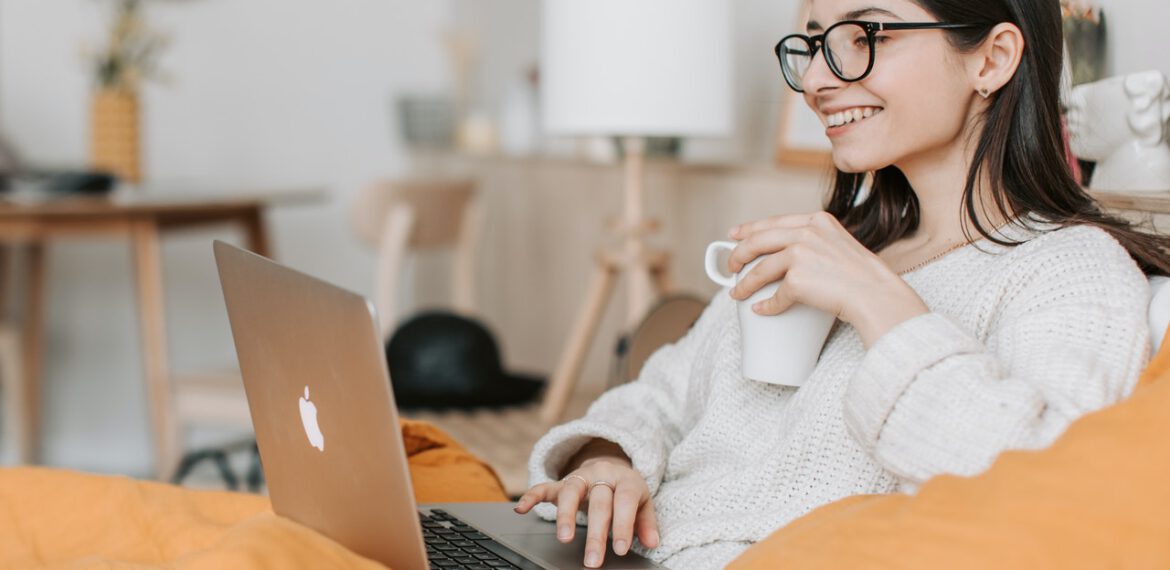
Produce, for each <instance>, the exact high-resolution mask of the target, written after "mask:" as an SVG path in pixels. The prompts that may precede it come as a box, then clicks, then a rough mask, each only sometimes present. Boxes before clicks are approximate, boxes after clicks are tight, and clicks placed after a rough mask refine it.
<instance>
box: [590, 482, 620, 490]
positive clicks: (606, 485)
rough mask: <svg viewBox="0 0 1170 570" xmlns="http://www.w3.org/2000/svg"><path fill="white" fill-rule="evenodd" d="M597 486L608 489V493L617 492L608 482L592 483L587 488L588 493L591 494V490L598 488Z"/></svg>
mask: <svg viewBox="0 0 1170 570" xmlns="http://www.w3.org/2000/svg"><path fill="white" fill-rule="evenodd" d="M598 485H602V486H605V487H609V490H610V492H613V493H616V492H617V487H615V486H614V484H613V483H610V482H609V481H594V482H593V484H592V485H590V486H589V491H590V492H592V491H593V488H594V487H596V486H598Z"/></svg>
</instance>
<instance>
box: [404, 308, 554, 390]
mask: <svg viewBox="0 0 1170 570" xmlns="http://www.w3.org/2000/svg"><path fill="white" fill-rule="evenodd" d="M386 362H387V364H388V366H389V368H390V384H391V385H392V386H393V388H394V400H395V402H396V403H397V404H398V407H400V408H439V409H442V408H474V407H497V406H505V405H513V404H520V403H524V402H528V401H531V400H533V399H534V398H535V397H536V395H537V394H538V393H539V392H540V390H541V388H543V387H544V385H545V382H544V379H543V378H537V377H532V376H524V375H518V374H508V373H505V372H504V370H503V366H501V364H500V351H499V347H498V346H497V345H496V341H495V338H493V337H492V333H491V332H490V331H488V329H487V328H486V327H484V326H483V325H482V324H480V323H479V322H478V321H476V320H473V319H470V318H468V317H465V316H462V315H456V314H454V313H449V312H445V311H430V312H426V313H422V314H420V315H418V316H415V317H413V318H411V319H410V320H408V321H406V322H405V323H403V324H402V325H400V326H399V327H398V328H397V329H396V330H395V331H394V334H393V335H391V337H390V340H389V342H387V343H386Z"/></svg>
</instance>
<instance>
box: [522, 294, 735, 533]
mask: <svg viewBox="0 0 1170 570" xmlns="http://www.w3.org/2000/svg"><path fill="white" fill-rule="evenodd" d="M733 315H734V304H733V301H731V298H730V296H729V295H728V294H727V292H726V290H723V291H721V292H720V294H717V295H716V296H715V299H714V300H713V301H712V302H711V303H710V304H709V305H708V306H707V308H706V309H705V310H704V311H703V314H702V315H701V316H700V317H699V320H698V321H697V322H696V323H695V325H694V326H693V327H692V328H691V330H690V331H689V332H687V334H686V335H685V336H683V338H681V339H680V340H679V341H678V342H676V343H674V344H668V345H666V346H663V347H662V348H660V349H658V350H657V351H656V352H655V353H654V354H653V355H651V356H650V358H649V359H647V361H646V363H645V364H644V365H643V366H642V370H641V372H640V374H639V376H638V378H637V380H635V381H633V382H630V383H628V384H625V385H622V386H618V387H616V388H613V389H612V390H609V391H608V392H606V393H605V394H603V395H602V396H601V397H600V398H598V399H597V401H596V402H594V403H593V405H592V406H590V407H589V411H588V412H587V413H586V414H585V416H584V417H582V418H581V419H578V420H575V421H571V422H568V423H566V424H563V425H560V426H557V427H555V428H553V429H552V430H551V431H549V433H547V434H545V436H544V437H542V438H541V439H540V440H539V441H537V442H536V445H535V447H534V449H533V451H532V455H531V457H530V458H529V462H528V467H529V482H530V484H531V485H537V484H540V483H544V482H547V481H551V480H554V479H556V478H557V477H558V476H559V474H560V470H561V469H562V467H564V465H565V464H566V463H567V462H568V461H569V459H570V458H572V457H573V455H575V454H576V453H577V451H578V450H580V449H581V447H582V446H583V445H585V444H586V443H588V442H589V441H590V440H591V439H593V438H601V439H605V440H608V441H611V442H614V443H616V444H618V445H620V446H621V448H622V450H623V451H624V452H625V453H626V455H628V456H629V457H630V459H631V461H632V462H633V466H634V468H635V469H637V470H638V472H639V473H641V474H642V476H643V477H645V478H646V484H647V485H648V486H649V488H650V493H651V494H654V493H655V492H656V491H657V489H658V485H659V483H660V482H661V481H662V474H663V472H664V471H665V469H666V460H667V456H668V454H669V452H670V450H671V448H673V447H674V446H675V445H676V444H677V443H678V442H679V440H681V439H682V437H683V436H684V435H685V434H686V432H687V431H688V430H689V429H690V427H691V424H692V422H693V420H694V417H693V416H694V414H688V413H687V410H686V408H687V399H688V393H689V392H690V391H691V389H692V388H694V386H692V383H693V382H695V381H696V380H695V379H693V378H692V368H693V364H694V362H695V359H696V357H697V354H698V353H699V352H700V351H701V350H703V347H704V345H706V344H707V343H708V342H710V341H712V340H715V338H714V337H716V336H717V333H718V330H719V329H720V328H721V326H722V323H724V322H725V321H726V320H727V319H729V318H732V317H733ZM542 506H544V507H550V506H551V505H542ZM537 513H538V514H541V515H542V516H544V515H545V514H547V513H542V512H541V511H540V510H538V511H537Z"/></svg>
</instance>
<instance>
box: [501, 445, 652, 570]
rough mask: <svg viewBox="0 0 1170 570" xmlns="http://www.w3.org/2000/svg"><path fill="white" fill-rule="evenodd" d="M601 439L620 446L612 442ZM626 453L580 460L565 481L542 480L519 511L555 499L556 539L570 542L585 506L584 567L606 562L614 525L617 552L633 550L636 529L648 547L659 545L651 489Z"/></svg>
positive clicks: (523, 498) (520, 503)
mask: <svg viewBox="0 0 1170 570" xmlns="http://www.w3.org/2000/svg"><path fill="white" fill-rule="evenodd" d="M598 443H601V444H603V445H605V444H608V445H609V446H612V447H617V446H616V445H614V444H611V443H609V442H601V441H598ZM619 449H620V448H619ZM580 456H581V454H578V457H580ZM624 456H625V454H624V453H621V452H620V451H618V452H617V453H599V454H595V455H593V456H591V457H589V458H587V459H584V460H582V461H580V464H579V465H578V466H577V468H576V469H573V470H571V471H570V472H569V473H568V474H567V475H565V476H564V477H563V478H562V479H561V480H560V481H552V482H549V483H542V484H540V485H536V486H534V487H532V488H531V489H529V490H528V491H527V492H525V493H524V495H522V496H521V497H520V500H519V501H518V502H517V503H516V509H515V510H516V512H517V513H520V514H525V513H527V512H528V511H530V510H531V509H532V507H534V506H536V505H537V504H539V503H544V502H548V503H553V504H555V505H556V506H557V539H558V540H560V541H561V542H570V541H572V540H573V534H574V533H575V532H576V528H577V512H578V511H579V510H580V511H585V513H586V515H587V518H588V521H589V522H588V531H587V532H586V541H585V566H588V567H590V568H597V567H599V566H601V563H602V562H603V561H604V560H605V552H606V542H607V539H608V536H609V534H610V529H611V528H612V530H613V551H614V552H615V553H616V554H618V555H619V556H624V555H625V554H626V553H627V552H629V550H630V545H631V544H633V538H634V533H635V532H636V533H637V536H638V540H640V541H641V542H642V544H643V545H645V546H646V547H647V548H654V547H656V546H658V539H659V536H658V519H657V518H656V516H655V514H654V503H653V502H652V501H651V500H650V489H649V488H648V487H647V486H646V481H645V479H643V478H642V474H641V473H638V471H636V470H635V469H634V468H633V467H632V466H631V465H630V461H629V459H626V458H625V457H624ZM574 463H575V462H574Z"/></svg>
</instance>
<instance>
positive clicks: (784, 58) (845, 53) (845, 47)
mask: <svg viewBox="0 0 1170 570" xmlns="http://www.w3.org/2000/svg"><path fill="white" fill-rule="evenodd" d="M824 42H825V47H826V49H825V52H826V53H825V55H826V56H827V58H828V64H829V67H830V69H832V70H833V73H834V74H835V75H836V76H837V77H839V78H841V79H842V80H844V81H854V80H857V79H859V78H861V77H862V76H863V75H865V72H866V70H868V69H869V62H870V50H871V46H870V43H869V38H868V36H867V35H866V32H865V28H864V27H862V26H860V25H858V24H841V25H837V26H833V27H831V28H829V30H828V31H827V32H826V33H825V37H824ZM777 55H778V56H779V58H780V67H781V69H782V70H783V72H784V76H785V78H786V79H787V80H788V82H789V83H791V84H792V87H793V88H795V89H801V90H803V89H804V76H805V74H806V73H808V70H809V67H811V66H812V60H813V57H814V56H815V55H816V54H814V53H812V52H811V51H810V50H809V44H808V42H806V41H805V40H804V38H802V37H798V36H797V37H789V38H787V39H785V40H784V42H783V43H781V44H780V47H779V49H778V50H777Z"/></svg>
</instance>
